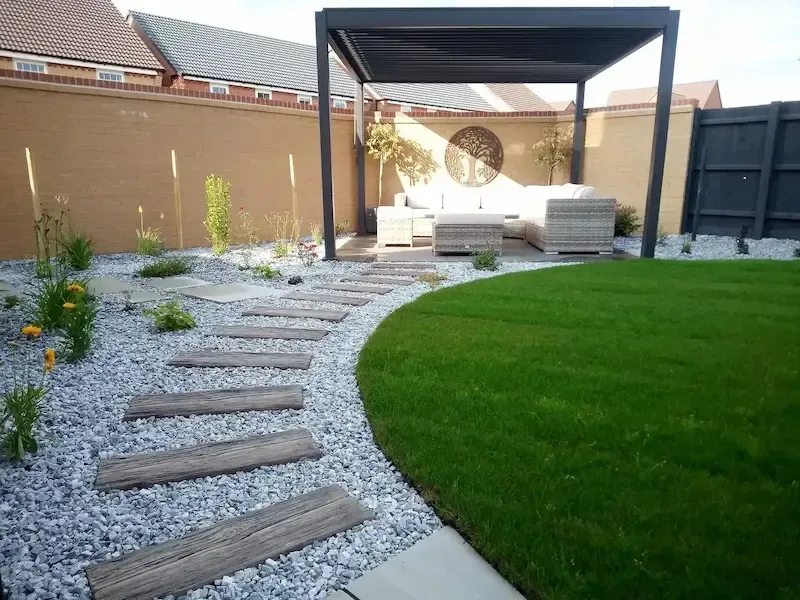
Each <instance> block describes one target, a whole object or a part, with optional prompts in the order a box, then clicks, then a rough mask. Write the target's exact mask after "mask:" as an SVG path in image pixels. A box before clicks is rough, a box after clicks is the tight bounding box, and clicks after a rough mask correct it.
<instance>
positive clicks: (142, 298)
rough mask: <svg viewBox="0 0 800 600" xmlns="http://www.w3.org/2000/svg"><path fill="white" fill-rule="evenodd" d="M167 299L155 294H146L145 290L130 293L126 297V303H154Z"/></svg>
mask: <svg viewBox="0 0 800 600" xmlns="http://www.w3.org/2000/svg"><path fill="white" fill-rule="evenodd" d="M166 299H167V297H166V296H163V295H161V294H159V293H157V292H148V291H147V290H136V291H135V292H131V293H130V295H129V296H128V297H127V300H128V302H130V303H131V304H140V303H142V302H156V301H158V300H166Z"/></svg>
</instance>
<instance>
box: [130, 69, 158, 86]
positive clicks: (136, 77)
mask: <svg viewBox="0 0 800 600" xmlns="http://www.w3.org/2000/svg"><path fill="white" fill-rule="evenodd" d="M125 81H126V82H127V83H138V84H139V85H161V75H142V74H141V73H129V72H128V71H125Z"/></svg>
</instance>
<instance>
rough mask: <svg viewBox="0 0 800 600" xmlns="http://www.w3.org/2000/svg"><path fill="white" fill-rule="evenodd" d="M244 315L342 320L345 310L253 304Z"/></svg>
mask: <svg viewBox="0 0 800 600" xmlns="http://www.w3.org/2000/svg"><path fill="white" fill-rule="evenodd" d="M242 315H244V316H255V317H290V318H297V319H320V320H321V321H336V322H339V321H342V320H343V319H344V318H345V317H346V316H347V315H348V311H346V310H313V309H310V308H278V307H272V306H253V307H251V308H249V309H247V310H245V311H244V312H242Z"/></svg>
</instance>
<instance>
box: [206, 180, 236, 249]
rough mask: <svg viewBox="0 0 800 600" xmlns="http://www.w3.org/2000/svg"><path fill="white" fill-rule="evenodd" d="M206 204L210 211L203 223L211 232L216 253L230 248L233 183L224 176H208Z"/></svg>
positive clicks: (212, 245) (212, 246) (212, 244)
mask: <svg viewBox="0 0 800 600" xmlns="http://www.w3.org/2000/svg"><path fill="white" fill-rule="evenodd" d="M206 204H207V205H208V212H207V214H206V220H205V221H203V225H205V226H206V229H208V233H210V234H211V248H212V250H213V252H214V254H217V255H219V254H222V253H223V252H225V250H227V249H228V246H229V245H230V239H231V184H230V183H228V182H227V181H225V180H224V179H223V178H222V177H217V176H216V175H209V176H208V177H207V178H206Z"/></svg>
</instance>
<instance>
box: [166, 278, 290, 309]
mask: <svg viewBox="0 0 800 600" xmlns="http://www.w3.org/2000/svg"><path fill="white" fill-rule="evenodd" d="M180 293H181V294H184V295H186V296H191V297H192V298H201V299H203V300H211V301H212V302H219V303H223V304H224V303H227V302H238V301H240V300H251V299H253V298H263V297H265V296H279V295H280V294H281V291H280V290H277V289H275V288H268V287H264V286H260V285H249V284H246V283H221V284H218V285H207V286H203V287H197V288H189V289H184V290H181V291H180Z"/></svg>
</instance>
